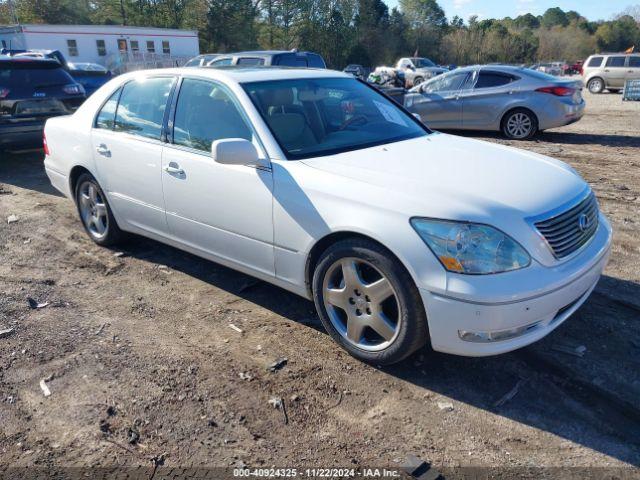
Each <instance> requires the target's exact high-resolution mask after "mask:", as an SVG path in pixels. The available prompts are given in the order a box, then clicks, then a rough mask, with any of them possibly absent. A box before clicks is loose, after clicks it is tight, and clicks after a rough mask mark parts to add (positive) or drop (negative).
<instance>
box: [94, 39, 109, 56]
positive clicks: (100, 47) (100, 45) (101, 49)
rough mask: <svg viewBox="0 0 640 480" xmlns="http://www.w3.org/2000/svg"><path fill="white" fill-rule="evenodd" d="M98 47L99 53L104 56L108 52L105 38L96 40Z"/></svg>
mask: <svg viewBox="0 0 640 480" xmlns="http://www.w3.org/2000/svg"><path fill="white" fill-rule="evenodd" d="M96 48H97V49H98V55H100V56H101V57H104V56H105V55H106V54H107V46H106V45H105V43H104V40H96Z"/></svg>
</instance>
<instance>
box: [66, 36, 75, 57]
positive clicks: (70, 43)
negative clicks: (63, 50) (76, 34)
mask: <svg viewBox="0 0 640 480" xmlns="http://www.w3.org/2000/svg"><path fill="white" fill-rule="evenodd" d="M67 48H68V49H69V56H70V57H77V56H78V42H76V41H75V40H67Z"/></svg>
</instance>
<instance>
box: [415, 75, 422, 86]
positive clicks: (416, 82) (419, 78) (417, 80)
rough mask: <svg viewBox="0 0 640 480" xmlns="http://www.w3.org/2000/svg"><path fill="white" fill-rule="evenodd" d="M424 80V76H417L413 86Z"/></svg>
mask: <svg viewBox="0 0 640 480" xmlns="http://www.w3.org/2000/svg"><path fill="white" fill-rule="evenodd" d="M423 82H424V78H422V77H416V78H414V79H413V86H414V87H417V86H418V85H420V84H421V83H423Z"/></svg>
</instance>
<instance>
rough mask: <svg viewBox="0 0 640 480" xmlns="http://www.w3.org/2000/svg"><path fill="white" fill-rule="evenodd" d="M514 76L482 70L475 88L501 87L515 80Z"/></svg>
mask: <svg viewBox="0 0 640 480" xmlns="http://www.w3.org/2000/svg"><path fill="white" fill-rule="evenodd" d="M513 80H514V77H512V76H511V75H505V74H503V73H498V72H480V75H478V81H477V82H476V86H475V88H491V87H501V86H502V85H506V84H508V83H511V82H513Z"/></svg>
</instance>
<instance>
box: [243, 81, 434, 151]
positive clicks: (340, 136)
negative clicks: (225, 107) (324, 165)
mask: <svg viewBox="0 0 640 480" xmlns="http://www.w3.org/2000/svg"><path fill="white" fill-rule="evenodd" d="M243 88H244V89H245V91H246V92H247V94H248V95H249V96H250V98H251V100H252V101H253V103H254V105H255V106H256V108H257V109H258V111H259V112H260V114H261V115H262V117H263V119H264V120H265V122H266V123H267V125H268V126H269V129H270V130H271V132H272V133H273V136H274V137H275V139H276V141H277V142H278V143H279V145H280V147H281V148H282V149H283V151H284V153H285V154H286V155H287V158H289V159H291V160H296V159H302V158H309V157H316V156H322V155H330V154H333V153H339V152H345V151H350V150H358V149H362V148H367V147H373V146H376V145H383V144H387V143H393V142H398V141H402V140H408V139H410V138H417V137H422V136H425V135H427V133H428V132H429V130H427V129H426V128H425V127H423V126H422V124H420V123H419V122H418V121H417V120H416V119H415V118H413V117H412V116H411V115H409V114H407V113H406V112H405V111H403V110H401V109H400V108H399V107H398V106H397V105H396V104H395V103H394V102H393V101H391V100H388V99H387V98H386V97H385V96H384V95H382V94H380V93H378V92H377V91H376V90H374V89H373V88H371V87H368V86H366V85H364V84H362V83H361V82H359V81H357V80H355V79H352V78H310V79H295V80H275V81H266V82H250V83H245V84H243Z"/></svg>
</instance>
